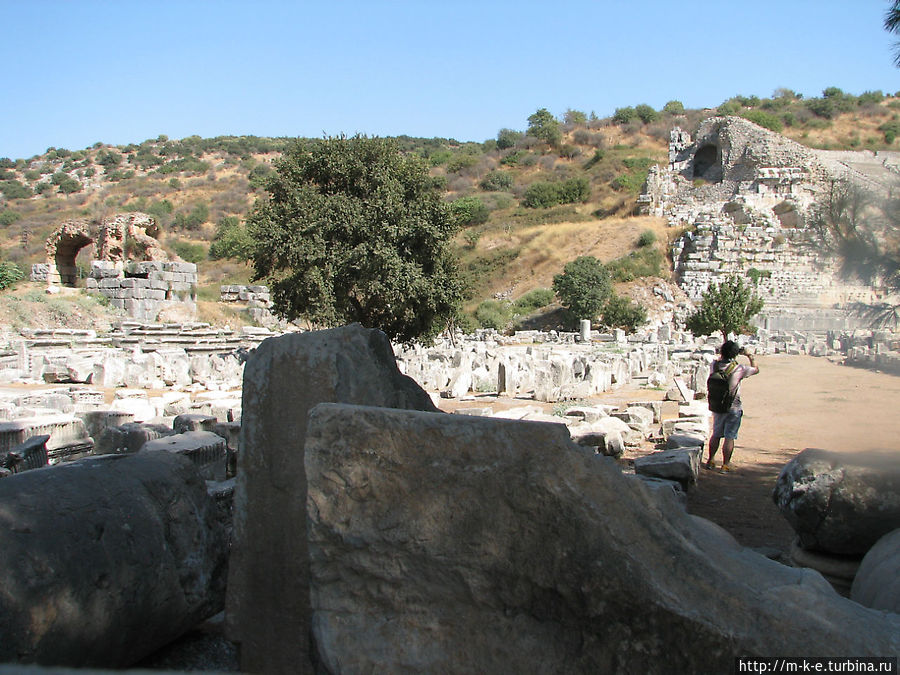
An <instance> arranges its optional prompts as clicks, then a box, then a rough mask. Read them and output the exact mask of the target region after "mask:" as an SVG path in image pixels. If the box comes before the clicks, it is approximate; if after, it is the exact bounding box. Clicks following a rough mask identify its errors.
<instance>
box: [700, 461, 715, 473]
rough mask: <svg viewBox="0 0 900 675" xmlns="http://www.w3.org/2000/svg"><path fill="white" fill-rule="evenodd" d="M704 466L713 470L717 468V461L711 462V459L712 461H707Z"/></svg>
mask: <svg viewBox="0 0 900 675" xmlns="http://www.w3.org/2000/svg"><path fill="white" fill-rule="evenodd" d="M703 468H704V469H709V470H710V471H712V470H713V469H715V468H716V463H715V462H711V461H710V462H707V463H706V464H704V465H703Z"/></svg>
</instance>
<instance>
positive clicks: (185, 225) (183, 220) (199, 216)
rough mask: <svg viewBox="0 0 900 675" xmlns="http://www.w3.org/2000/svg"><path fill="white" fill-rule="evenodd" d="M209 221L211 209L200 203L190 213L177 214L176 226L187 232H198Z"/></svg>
mask: <svg viewBox="0 0 900 675" xmlns="http://www.w3.org/2000/svg"><path fill="white" fill-rule="evenodd" d="M207 220H209V207H208V206H207V205H206V204H204V203H203V202H200V203H199V204H195V205H194V207H193V208H192V209H191V210H190V211H188V212H184V211H180V212H179V213H176V214H175V226H176V227H180V228H182V229H185V230H196V229H198V228H199V227H200V226H201V225H202V224H203V223H205V222H206V221H207Z"/></svg>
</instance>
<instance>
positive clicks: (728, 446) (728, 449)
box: [722, 438, 734, 466]
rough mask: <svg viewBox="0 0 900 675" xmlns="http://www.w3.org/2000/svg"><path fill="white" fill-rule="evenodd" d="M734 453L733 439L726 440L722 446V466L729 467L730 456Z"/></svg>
mask: <svg viewBox="0 0 900 675" xmlns="http://www.w3.org/2000/svg"><path fill="white" fill-rule="evenodd" d="M733 453H734V439H733V438H726V439H725V442H724V443H723V444H722V466H730V465H731V455H732V454H733Z"/></svg>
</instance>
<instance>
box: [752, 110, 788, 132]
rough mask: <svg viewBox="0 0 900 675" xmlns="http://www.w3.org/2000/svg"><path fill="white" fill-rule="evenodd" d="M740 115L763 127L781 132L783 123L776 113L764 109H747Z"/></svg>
mask: <svg viewBox="0 0 900 675" xmlns="http://www.w3.org/2000/svg"><path fill="white" fill-rule="evenodd" d="M741 117H743V118H744V119H745V120H749V121H750V122H753V123H754V124H758V125H759V126H761V127H763V128H764V129H769V130H771V131H775V132H777V133H781V131H782V129H784V123H783V122H782V121H781V119H779V118H778V116H777V115H773V114H771V113H767V112H765V111H764V110H748V111H747V112H745V113H743V114H741Z"/></svg>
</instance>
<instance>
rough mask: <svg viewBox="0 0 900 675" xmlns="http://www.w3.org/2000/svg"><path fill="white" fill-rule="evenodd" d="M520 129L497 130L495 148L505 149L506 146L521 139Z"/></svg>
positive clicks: (508, 146)
mask: <svg viewBox="0 0 900 675" xmlns="http://www.w3.org/2000/svg"><path fill="white" fill-rule="evenodd" d="M524 135H525V134H523V133H522V132H521V131H515V130H513V129H501V130H500V131H498V132H497V148H498V149H499V150H506V149H507V148H511V147H513V146H514V145H515V144H516V143H518V142H519V140H521V138H522V137H523V136H524Z"/></svg>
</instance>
